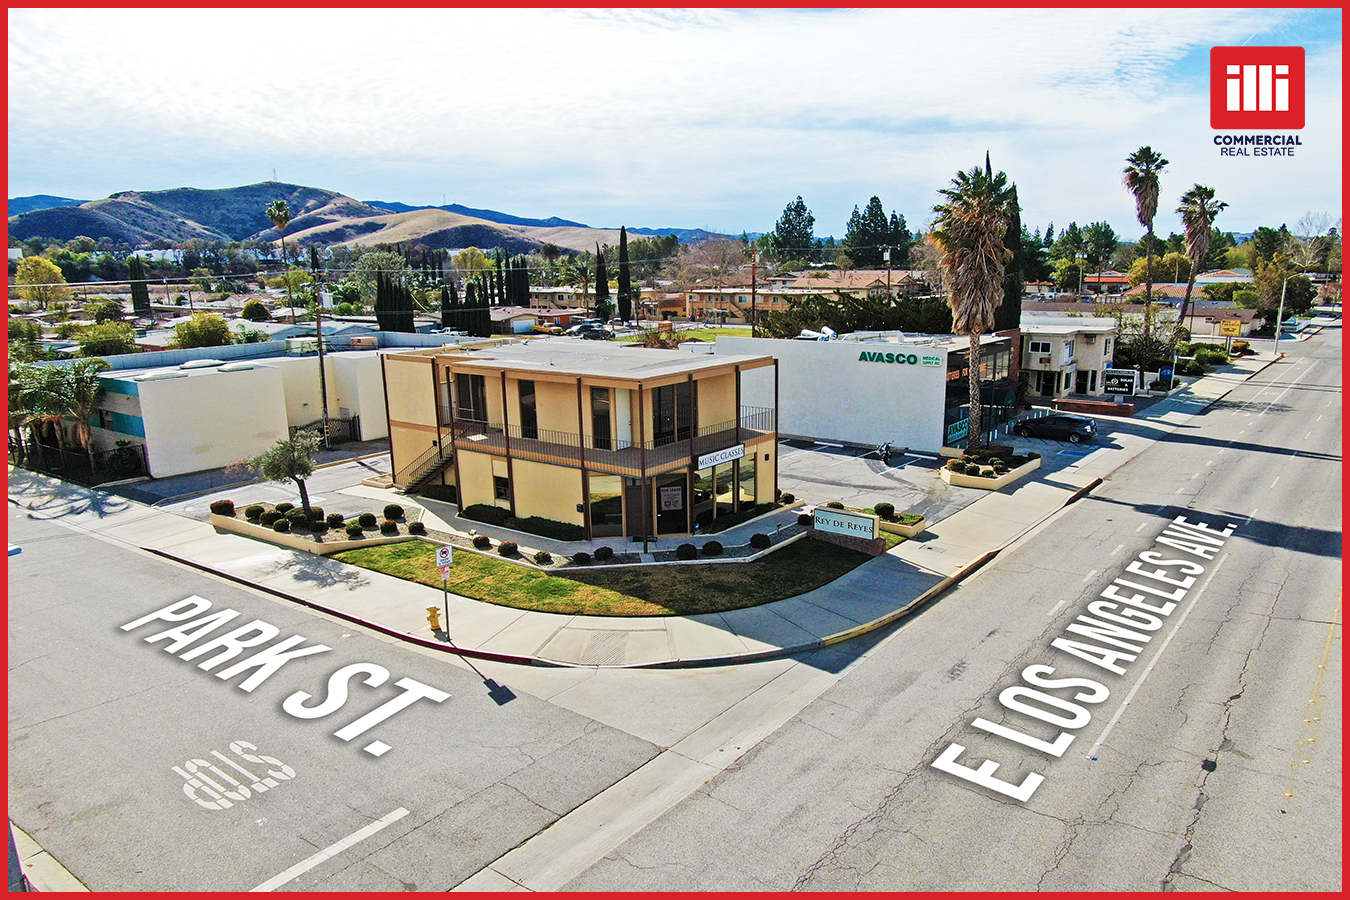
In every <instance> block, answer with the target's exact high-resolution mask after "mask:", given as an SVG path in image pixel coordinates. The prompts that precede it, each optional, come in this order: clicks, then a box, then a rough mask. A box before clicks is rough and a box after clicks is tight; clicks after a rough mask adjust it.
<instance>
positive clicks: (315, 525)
mask: <svg viewBox="0 0 1350 900" xmlns="http://www.w3.org/2000/svg"><path fill="white" fill-rule="evenodd" d="M309 530H310V531H312V532H314V535H315V537H322V536H323V535H325V534H327V533H328V523H327V522H310V523H309Z"/></svg>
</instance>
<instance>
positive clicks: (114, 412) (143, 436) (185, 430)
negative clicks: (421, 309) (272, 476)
mask: <svg viewBox="0 0 1350 900" xmlns="http://www.w3.org/2000/svg"><path fill="white" fill-rule="evenodd" d="M99 377H100V379H101V380H102V381H103V384H104V387H105V389H106V391H105V394H104V397H103V400H102V402H101V403H100V408H99V409H98V411H97V412H95V414H94V416H93V417H92V418H91V422H90V424H91V429H90V432H91V436H92V438H93V446H94V449H95V450H111V449H114V448H115V447H116V446H117V443H118V442H119V441H125V442H128V443H131V444H141V445H144V447H145V455H146V461H147V463H148V465H149V470H150V475H151V477H154V478H166V477H168V476H170V475H182V474H185V473H187V472H199V471H202V470H204V469H215V468H220V467H222V466H227V465H230V464H231V463H234V462H238V461H239V460H242V459H247V458H249V457H251V456H256V455H257V454H258V453H261V452H262V451H263V450H266V449H267V448H268V447H270V446H272V445H273V444H274V443H276V442H277V441H278V440H280V439H281V438H284V437H286V436H287V434H289V432H290V429H292V428H295V427H300V426H305V425H312V424H314V423H315V422H319V421H321V420H322V418H323V414H322V403H321V401H320V394H321V391H320V385H319V375H318V357H317V356H316V355H310V356H294V357H287V356H271V357H265V358H260V359H246V360H235V361H225V360H220V359H211V358H197V359H192V360H189V361H187V362H184V363H181V364H179V365H174V366H158V367H154V368H141V369H117V370H113V371H109V372H105V373H103V374H102V375H100V376H99ZM324 377H325V380H326V382H327V391H328V411H329V419H330V422H332V424H333V425H335V426H336V425H338V424H343V423H339V422H338V421H337V420H346V422H345V424H343V427H344V428H346V429H349V430H350V432H351V433H350V437H351V438H352V439H355V440H363V441H369V440H377V439H379V438H382V437H386V436H387V435H388V433H389V432H388V423H387V418H386V416H385V411H384V390H383V388H384V384H383V379H382V375H381V371H380V359H379V354H378V353H371V352H364V351H355V350H351V351H341V352H334V353H325V354H324Z"/></svg>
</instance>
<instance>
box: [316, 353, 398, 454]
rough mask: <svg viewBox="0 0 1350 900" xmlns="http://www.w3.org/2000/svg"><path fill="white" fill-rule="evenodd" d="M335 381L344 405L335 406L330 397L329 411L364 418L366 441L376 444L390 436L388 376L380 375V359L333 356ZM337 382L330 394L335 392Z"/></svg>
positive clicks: (371, 355)
mask: <svg viewBox="0 0 1350 900" xmlns="http://www.w3.org/2000/svg"><path fill="white" fill-rule="evenodd" d="M330 358H331V360H332V364H333V369H332V371H333V374H334V376H335V378H334V379H333V381H335V382H336V383H337V396H338V397H339V398H340V399H341V401H342V402H341V403H334V402H333V401H332V399H331V397H330V399H329V405H328V408H329V410H330V411H331V412H333V413H338V412H341V410H342V409H343V408H346V409H347V410H348V411H349V412H350V413H351V414H352V415H354V416H360V417H361V434H360V438H361V440H363V441H372V440H375V439H377V438H385V437H388V436H389V417H388V416H387V415H386V414H385V408H384V375H383V374H382V372H381V371H380V355H379V354H378V353H365V352H360V351H353V352H349V353H334V354H331V357H330ZM333 381H330V382H329V390H330V391H331V390H333Z"/></svg>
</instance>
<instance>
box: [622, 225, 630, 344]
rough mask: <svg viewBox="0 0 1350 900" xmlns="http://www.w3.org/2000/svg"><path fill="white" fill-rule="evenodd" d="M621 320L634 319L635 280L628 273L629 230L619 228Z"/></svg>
mask: <svg viewBox="0 0 1350 900" xmlns="http://www.w3.org/2000/svg"><path fill="white" fill-rule="evenodd" d="M619 318H620V319H623V320H624V321H625V322H627V321H630V320H631V319H632V318H633V280H632V278H631V276H630V275H629V271H628V229H627V228H625V227H624V226H622V225H620V226H619Z"/></svg>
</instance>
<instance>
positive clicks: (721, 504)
mask: <svg viewBox="0 0 1350 900" xmlns="http://www.w3.org/2000/svg"><path fill="white" fill-rule="evenodd" d="M733 466H734V464H733V463H727V464H726V465H722V466H718V467H717V468H716V475H715V477H714V479H713V483H714V484H715V485H716V487H715V488H714V491H715V492H716V494H717V497H716V499H717V515H719V516H725V515H727V514H728V513H733V512H735V511H736V472H735V469H734V468H733Z"/></svg>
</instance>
